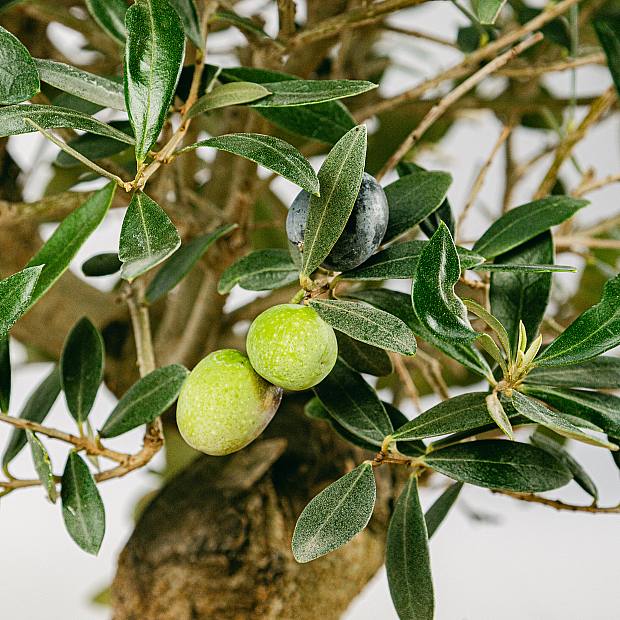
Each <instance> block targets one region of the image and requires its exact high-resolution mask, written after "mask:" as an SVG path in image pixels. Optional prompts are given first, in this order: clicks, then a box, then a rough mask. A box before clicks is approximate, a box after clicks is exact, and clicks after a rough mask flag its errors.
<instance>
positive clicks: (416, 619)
mask: <svg viewBox="0 0 620 620" xmlns="http://www.w3.org/2000/svg"><path fill="white" fill-rule="evenodd" d="M385 568H386V570H387V577H388V584H389V586H390V594H391V595H392V601H393V603H394V607H395V608H396V611H397V612H398V616H399V617H400V618H408V619H411V620H432V619H433V617H434V609H435V602H434V594H433V578H432V575H431V565H430V554H429V549H428V532H427V529H426V521H425V519H424V514H423V513H422V506H421V505H420V497H419V494H418V479H417V477H416V476H415V475H412V476H409V480H408V482H407V484H406V485H405V488H404V489H403V491H402V493H401V494H400V497H399V498H398V500H397V502H396V506H395V507H394V512H393V513H392V517H391V518H390V525H389V527H388V532H387V541H386V550H385Z"/></svg>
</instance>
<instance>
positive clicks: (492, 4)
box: [472, 0, 506, 24]
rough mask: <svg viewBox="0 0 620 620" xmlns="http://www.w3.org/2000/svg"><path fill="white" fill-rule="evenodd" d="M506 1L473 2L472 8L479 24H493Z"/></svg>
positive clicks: (481, 0) (478, 0)
mask: <svg viewBox="0 0 620 620" xmlns="http://www.w3.org/2000/svg"><path fill="white" fill-rule="evenodd" d="M504 4H506V0H473V2H472V6H473V7H474V11H475V12H476V16H477V17H478V19H479V20H480V23H481V24H494V23H495V20H496V19H497V16H498V15H499V12H500V11H501V10H502V7H503V6H504Z"/></svg>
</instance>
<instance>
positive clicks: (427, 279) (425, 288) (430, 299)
mask: <svg viewBox="0 0 620 620" xmlns="http://www.w3.org/2000/svg"><path fill="white" fill-rule="evenodd" d="M460 275H461V265H460V261H459V256H458V253H457V251H456V247H455V246H454V242H453V241H452V236H451V235H450V231H449V230H448V228H447V226H446V225H445V224H444V223H443V222H442V223H441V224H440V225H439V228H438V229H437V232H436V233H435V234H434V235H433V237H432V238H431V240H430V241H429V242H428V244H427V245H426V246H425V247H424V249H423V250H422V253H421V254H420V258H419V260H418V265H417V267H416V271H415V275H414V280H413V288H412V291H411V300H412V303H413V309H414V312H415V314H416V316H417V318H418V319H419V321H420V323H421V324H422V326H423V327H424V328H425V329H426V330H428V331H430V332H433V333H434V334H435V335H436V336H437V338H439V339H440V340H446V341H449V342H451V343H469V342H472V341H473V340H475V339H476V338H477V337H478V334H477V333H476V332H475V331H474V330H473V329H472V327H471V325H470V323H469V319H468V318H467V308H466V307H465V305H464V304H463V302H462V301H461V300H460V299H459V298H458V297H457V296H456V294H455V293H454V285H455V284H456V282H457V281H458V279H459V277H460Z"/></svg>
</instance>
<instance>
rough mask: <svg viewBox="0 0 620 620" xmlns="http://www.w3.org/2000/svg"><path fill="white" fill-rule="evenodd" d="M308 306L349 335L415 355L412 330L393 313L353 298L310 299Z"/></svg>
mask: <svg viewBox="0 0 620 620" xmlns="http://www.w3.org/2000/svg"><path fill="white" fill-rule="evenodd" d="M310 305H311V306H312V307H313V308H314V309H315V310H316V311H317V313H318V314H319V316H320V317H321V318H322V319H323V320H324V321H325V322H326V323H329V324H330V325H331V326H332V327H333V328H334V329H337V330H339V331H341V332H344V333H345V334H347V336H351V338H355V339H356V340H359V341H361V342H365V343H366V344H370V345H373V346H375V347H380V348H382V349H388V350H389V351H394V352H396V353H401V354H402V355H415V352H416V348H417V345H416V339H415V336H414V335H413V332H412V331H411V330H410V329H409V327H407V325H406V324H405V323H403V321H401V320H400V319H399V318H398V317H395V316H394V315H393V314H390V313H388V312H384V311H383V310H379V309H378V308H374V307H373V306H369V305H366V304H361V303H359V302H355V301H340V300H337V301H336V300H327V299H312V300H311V301H310Z"/></svg>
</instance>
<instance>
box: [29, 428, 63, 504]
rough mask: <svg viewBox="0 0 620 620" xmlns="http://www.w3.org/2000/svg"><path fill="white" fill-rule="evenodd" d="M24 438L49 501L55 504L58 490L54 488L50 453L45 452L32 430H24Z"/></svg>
mask: <svg viewBox="0 0 620 620" xmlns="http://www.w3.org/2000/svg"><path fill="white" fill-rule="evenodd" d="M26 438H27V439H28V444H29V445H30V451H31V452H32V460H33V462H34V468H35V469H36V471H37V475H38V476H39V480H40V481H41V484H42V485H43V488H44V489H45V491H46V492H47V496H48V497H49V500H50V502H52V504H55V503H56V500H57V499H58V491H57V490H56V481H55V480H54V472H53V471H52V462H51V460H50V455H49V454H48V453H47V450H46V449H45V446H44V445H43V444H42V443H41V440H40V439H39V438H38V437H37V436H36V435H35V434H34V433H33V432H32V431H28V430H27V431H26Z"/></svg>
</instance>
